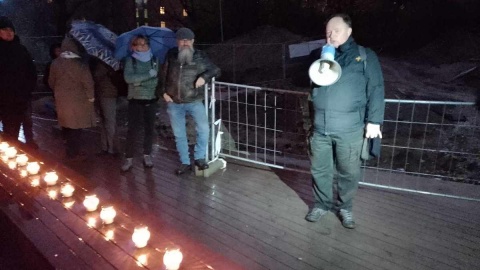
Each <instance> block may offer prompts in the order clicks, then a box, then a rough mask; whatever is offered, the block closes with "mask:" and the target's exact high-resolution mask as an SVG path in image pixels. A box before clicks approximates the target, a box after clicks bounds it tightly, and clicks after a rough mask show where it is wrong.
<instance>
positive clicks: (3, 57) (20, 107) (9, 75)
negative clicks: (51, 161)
mask: <svg viewBox="0 0 480 270" xmlns="http://www.w3.org/2000/svg"><path fill="white" fill-rule="evenodd" d="M36 80H37V73H36V69H35V65H34V63H33V59H32V57H31V56H30V53H29V52H28V51H27V49H26V48H25V46H23V45H22V44H21V43H20V40H19V38H18V36H17V35H15V27H14V26H13V23H12V22H11V21H10V20H9V19H8V18H7V17H4V16H2V17H0V119H1V120H2V123H3V132H4V135H5V136H6V137H7V138H9V139H11V140H12V141H16V140H17V139H18V133H19V131H20V126H21V125H22V123H24V130H25V132H24V134H25V140H26V143H27V144H30V145H35V146H36V144H35V142H34V141H33V132H31V118H30V117H31V116H30V115H29V114H30V113H31V109H30V108H31V98H32V91H33V90H34V89H35V86H36ZM26 120H27V121H26ZM28 120H30V122H28ZM25 122H28V123H30V126H29V127H28V128H27V127H26V124H27V123H25ZM27 131H30V132H29V133H28V134H27Z"/></svg>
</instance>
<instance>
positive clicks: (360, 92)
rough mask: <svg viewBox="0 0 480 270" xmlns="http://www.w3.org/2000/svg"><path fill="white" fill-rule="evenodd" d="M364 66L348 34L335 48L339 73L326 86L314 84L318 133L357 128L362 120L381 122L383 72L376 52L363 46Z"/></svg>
mask: <svg viewBox="0 0 480 270" xmlns="http://www.w3.org/2000/svg"><path fill="white" fill-rule="evenodd" d="M366 54H367V65H366V67H365V66H364V63H363V59H361V57H360V52H359V50H358V45H357V44H356V43H355V41H354V40H353V38H352V37H350V38H349V39H348V40H347V41H346V42H345V43H344V44H342V45H341V46H339V47H338V48H337V49H336V51H335V61H337V62H338V63H339V64H340V66H341V67H342V76H341V77H340V79H339V80H338V81H337V82H336V83H334V84H332V85H330V86H318V85H314V88H313V90H312V95H311V98H312V101H313V105H314V110H315V115H314V128H315V129H314V130H315V132H319V133H321V134H336V133H346V132H353V131H357V130H359V129H361V128H363V127H364V126H365V124H366V123H374V124H382V123H383V116H384V111H385V96H384V83H383V75H382V70H381V67H380V63H379V61H378V57H377V55H376V54H375V53H374V52H373V51H372V50H370V49H368V48H366Z"/></svg>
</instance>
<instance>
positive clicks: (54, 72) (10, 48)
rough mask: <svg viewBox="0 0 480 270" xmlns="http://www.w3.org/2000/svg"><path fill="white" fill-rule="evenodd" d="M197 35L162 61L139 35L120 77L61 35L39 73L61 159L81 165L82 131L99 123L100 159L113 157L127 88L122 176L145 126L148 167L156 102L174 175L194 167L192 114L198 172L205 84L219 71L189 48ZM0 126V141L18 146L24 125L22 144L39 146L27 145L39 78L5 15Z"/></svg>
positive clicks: (189, 34) (0, 43) (182, 38)
mask: <svg viewBox="0 0 480 270" xmlns="http://www.w3.org/2000/svg"><path fill="white" fill-rule="evenodd" d="M194 38H195V35H194V33H193V31H192V30H190V29H188V28H180V29H178V30H177V32H176V39H177V45H178V47H176V48H173V49H171V50H170V51H169V52H168V53H167V57H166V58H167V59H166V60H165V63H164V64H161V63H163V62H164V61H160V59H158V58H157V57H156V56H155V55H153V53H152V50H151V48H150V45H149V38H148V36H143V35H137V36H135V37H133V38H132V40H131V42H130V51H131V54H130V55H129V56H128V57H126V58H125V59H123V61H122V63H123V69H122V70H121V71H120V73H119V72H117V71H115V70H113V68H112V67H110V66H109V65H107V64H106V63H104V62H103V61H101V60H99V59H97V58H94V57H88V54H87V53H86V52H85V50H84V48H83V47H82V46H81V45H80V43H78V42H77V41H76V40H75V39H73V38H71V37H69V36H66V37H65V38H64V39H63V41H62V42H61V44H53V45H52V47H51V49H50V55H51V57H52V62H50V63H49V64H48V65H47V67H46V70H45V72H44V83H46V85H47V87H48V88H49V89H51V91H52V92H53V96H54V100H55V102H54V103H55V104H54V109H55V113H56V116H57V120H58V125H59V126H60V128H61V131H62V136H63V140H64V142H65V159H66V160H67V161H83V160H85V159H86V158H87V154H86V152H85V151H84V150H83V149H82V130H83V129H86V128H91V127H94V126H96V125H97V116H98V118H99V119H100V121H99V129H100V142H101V143H100V149H99V152H98V153H97V154H98V155H114V156H117V155H118V154H120V153H119V149H120V148H121V147H120V146H119V145H118V140H117V139H116V133H117V132H116V129H117V128H116V127H117V124H116V112H117V98H118V96H119V90H120V88H122V87H123V84H125V85H127V87H128V90H127V100H128V131H127V138H126V143H125V153H124V160H123V163H122V164H121V166H120V168H121V170H122V171H123V172H127V171H129V170H130V169H131V168H132V166H133V158H134V155H135V153H136V151H137V149H136V145H135V141H136V140H137V137H138V135H139V134H140V128H141V127H142V126H143V165H144V167H145V168H152V167H153V166H154V163H153V159H152V146H153V141H154V136H155V134H156V133H155V118H156V113H157V107H158V106H157V104H158V102H167V103H168V114H169V116H170V120H171V125H172V128H173V133H174V136H175V141H176V146H177V150H178V152H179V159H180V165H179V167H178V169H177V170H176V173H177V174H179V175H180V174H184V173H187V172H189V171H190V170H191V169H192V162H191V159H190V153H189V149H188V142H187V134H186V127H185V124H186V118H185V117H186V116H187V115H191V116H192V118H193V119H194V121H195V124H196V126H197V128H196V130H197V140H196V145H195V150H194V153H193V158H194V160H193V164H195V165H196V166H197V167H198V169H199V170H205V169H207V168H208V167H209V165H208V163H207V161H206V160H205V156H206V151H207V143H208V134H209V132H210V130H209V124H208V120H207V115H206V113H205V108H204V104H203V102H202V100H203V98H204V94H203V91H204V85H205V84H206V83H208V82H209V81H210V80H211V79H212V78H213V77H218V76H220V69H219V68H218V67H217V66H216V65H215V64H213V63H212V62H211V61H210V60H209V59H208V56H207V55H206V54H205V53H204V52H202V51H200V50H198V49H196V48H194V47H193V44H194ZM0 51H1V52H0V53H1V54H0V61H1V62H0V121H1V122H2V125H3V136H4V137H6V138H8V139H10V140H13V141H17V139H18V137H19V133H20V127H23V130H24V137H25V142H26V146H29V147H32V148H34V149H37V148H38V145H37V144H36V143H35V141H34V139H33V131H32V120H31V113H32V110H31V101H32V92H33V91H34V90H35V88H36V83H37V73H36V67H35V65H34V62H33V59H32V57H31V56H30V54H29V52H28V51H27V49H26V48H25V46H23V45H22V44H21V43H20V40H19V38H18V36H17V35H16V34H15V27H14V26H13V23H12V22H11V21H10V20H9V19H8V18H7V17H4V16H2V17H0Z"/></svg>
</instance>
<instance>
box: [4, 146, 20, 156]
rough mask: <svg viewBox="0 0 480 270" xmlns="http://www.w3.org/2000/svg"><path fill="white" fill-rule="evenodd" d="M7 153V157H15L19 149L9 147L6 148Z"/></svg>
mask: <svg viewBox="0 0 480 270" xmlns="http://www.w3.org/2000/svg"><path fill="white" fill-rule="evenodd" d="M5 155H6V156H7V158H14V157H15V156H16V155H17V149H15V147H13V146H12V147H8V148H7V149H6V150H5Z"/></svg>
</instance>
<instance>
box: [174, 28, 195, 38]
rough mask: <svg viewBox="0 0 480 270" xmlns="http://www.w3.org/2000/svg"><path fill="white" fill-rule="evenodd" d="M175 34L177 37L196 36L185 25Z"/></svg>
mask: <svg viewBox="0 0 480 270" xmlns="http://www.w3.org/2000/svg"><path fill="white" fill-rule="evenodd" d="M175 36H176V37H177V39H194V38H195V34H194V33H193V31H192V30H190V29H188V28H185V27H182V28H180V29H178V30H177V33H176V34H175Z"/></svg>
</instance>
